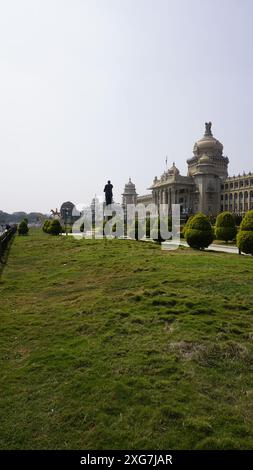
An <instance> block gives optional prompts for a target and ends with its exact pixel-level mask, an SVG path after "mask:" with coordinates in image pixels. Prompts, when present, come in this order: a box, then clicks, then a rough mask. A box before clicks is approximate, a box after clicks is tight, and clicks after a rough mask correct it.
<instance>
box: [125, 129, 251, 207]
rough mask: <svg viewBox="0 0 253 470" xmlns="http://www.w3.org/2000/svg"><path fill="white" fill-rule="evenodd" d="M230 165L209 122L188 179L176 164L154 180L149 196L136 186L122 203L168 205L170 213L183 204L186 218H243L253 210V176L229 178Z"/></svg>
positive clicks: (198, 144)
mask: <svg viewBox="0 0 253 470" xmlns="http://www.w3.org/2000/svg"><path fill="white" fill-rule="evenodd" d="M228 164H229V159H228V157H226V156H224V155H223V145H222V144H221V142H219V141H218V140H217V139H216V138H215V137H214V136H213V134H212V124H211V122H208V123H206V124H205V133H204V135H203V137H202V138H201V139H199V140H198V141H197V142H196V143H195V144H194V147H193V156H192V157H191V158H189V159H188V160H187V165H188V172H187V176H182V175H181V174H180V172H179V170H178V168H177V167H176V165H175V163H173V165H172V167H171V168H169V169H168V170H167V171H165V172H164V173H163V174H162V175H161V177H160V178H159V179H158V178H157V177H155V178H154V181H153V184H152V185H151V186H150V188H148V189H149V190H150V191H151V192H150V193H149V194H146V195H143V196H137V194H136V190H135V186H134V185H133V183H132V182H131V184H130V186H129V187H128V188H127V185H126V187H125V191H124V193H123V201H122V202H123V204H126V203H130V200H131V201H132V200H136V201H137V202H138V203H143V204H145V205H148V204H150V203H155V204H157V205H158V204H162V203H163V204H168V205H169V212H170V213H171V210H172V204H180V207H181V213H182V214H184V215H185V216H189V215H191V214H196V213H197V212H203V213H204V214H206V215H210V216H211V215H212V216H216V215H217V214H218V213H219V212H222V211H225V210H226V211H230V212H234V213H236V214H239V215H243V214H244V213H245V212H247V211H248V210H250V209H253V174H251V173H249V174H247V175H246V174H243V175H242V176H240V175H238V176H233V177H229V176H228ZM126 188H127V189H126ZM128 201H129V202H128ZM131 203H132V202H131Z"/></svg>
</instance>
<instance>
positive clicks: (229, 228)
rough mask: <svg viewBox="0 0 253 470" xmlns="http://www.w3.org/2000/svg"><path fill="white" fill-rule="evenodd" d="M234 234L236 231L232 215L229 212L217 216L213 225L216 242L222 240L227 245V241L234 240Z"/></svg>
mask: <svg viewBox="0 0 253 470" xmlns="http://www.w3.org/2000/svg"><path fill="white" fill-rule="evenodd" d="M236 233H237V229H236V226H235V219H234V217H233V215H232V214H231V213H230V212H222V213H221V214H219V215H218V217H217V219H216V225H215V236H216V238H217V240H224V241H225V242H226V243H227V242H228V241H229V240H234V238H235V237H236Z"/></svg>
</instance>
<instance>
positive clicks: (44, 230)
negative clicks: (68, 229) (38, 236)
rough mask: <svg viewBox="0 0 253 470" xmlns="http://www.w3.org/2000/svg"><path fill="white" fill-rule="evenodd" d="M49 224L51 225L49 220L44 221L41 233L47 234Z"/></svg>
mask: <svg viewBox="0 0 253 470" xmlns="http://www.w3.org/2000/svg"><path fill="white" fill-rule="evenodd" d="M50 223H51V220H48V219H47V220H45V222H44V224H43V227H42V230H43V232H45V233H48V228H49V225H50Z"/></svg>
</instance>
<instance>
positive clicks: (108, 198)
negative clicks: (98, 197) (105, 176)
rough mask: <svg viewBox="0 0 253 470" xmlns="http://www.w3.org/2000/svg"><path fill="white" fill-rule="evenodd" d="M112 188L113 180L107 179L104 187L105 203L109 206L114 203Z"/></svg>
mask: <svg viewBox="0 0 253 470" xmlns="http://www.w3.org/2000/svg"><path fill="white" fill-rule="evenodd" d="M112 188H113V185H112V184H111V181H110V180H109V181H107V184H106V185H105V187H104V193H105V203H106V205H107V206H109V205H110V204H111V203H112Z"/></svg>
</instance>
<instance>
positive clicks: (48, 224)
mask: <svg viewBox="0 0 253 470" xmlns="http://www.w3.org/2000/svg"><path fill="white" fill-rule="evenodd" d="M42 230H43V232H45V233H49V234H50V235H59V233H62V231H63V230H62V226H61V224H60V222H59V220H57V219H52V220H51V219H49V220H45V222H44V225H43V227H42Z"/></svg>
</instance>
